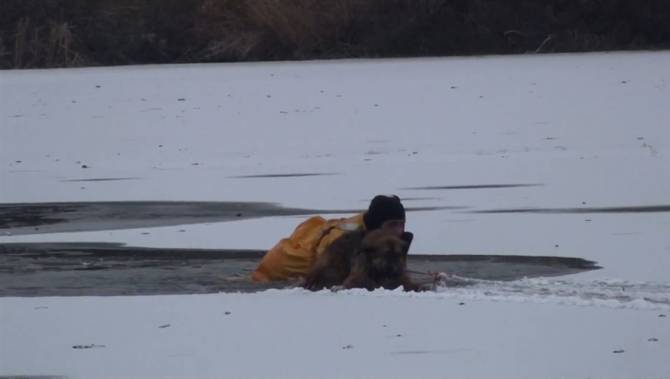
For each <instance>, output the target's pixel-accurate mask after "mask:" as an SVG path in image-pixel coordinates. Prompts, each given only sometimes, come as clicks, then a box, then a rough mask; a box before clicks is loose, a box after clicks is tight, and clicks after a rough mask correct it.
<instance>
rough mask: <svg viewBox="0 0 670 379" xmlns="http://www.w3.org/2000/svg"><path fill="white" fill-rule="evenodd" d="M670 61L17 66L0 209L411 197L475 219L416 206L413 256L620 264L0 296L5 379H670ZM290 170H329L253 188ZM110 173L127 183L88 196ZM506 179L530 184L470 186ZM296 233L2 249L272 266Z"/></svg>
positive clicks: (6, 115) (233, 231)
mask: <svg viewBox="0 0 670 379" xmlns="http://www.w3.org/2000/svg"><path fill="white" fill-rule="evenodd" d="M669 67H670V53H667V52H654V53H606V54H578V55H542V56H511V57H472V58H431V59H397V60H351V61H329V62H299V63H295V62H291V63H289V62H285V63H284V62H277V63H255V64H207V65H170V66H141V67H119V68H87V69H67V70H26V71H2V72H0V91H1V92H0V96H1V97H0V120H1V121H0V203H31V202H62V201H68V202H78V201H122V200H133V201H142V200H170V201H203V200H207V201H266V202H276V203H279V204H281V205H284V206H287V207H298V208H313V209H362V208H364V207H365V206H366V205H367V202H368V201H369V199H370V198H371V197H372V196H373V195H374V194H377V193H397V194H398V195H399V196H400V197H401V198H404V199H406V200H405V204H406V205H407V206H447V207H461V208H456V209H443V210H435V211H423V212H411V213H410V214H409V219H408V229H410V230H412V231H413V232H414V233H415V235H416V237H415V240H414V243H413V245H412V251H413V252H416V253H431V254H452V253H457V254H483V253H486V254H516V255H546V256H572V257H580V258H585V259H589V260H594V261H597V262H598V264H599V265H601V266H602V267H603V268H602V269H601V270H596V271H591V272H588V273H582V274H576V275H570V276H565V277H560V278H551V279H527V280H522V281H518V282H511V283H480V284H477V285H475V286H471V287H465V288H458V289H451V290H450V289H445V290H442V291H440V292H438V293H427V294H419V295H417V294H404V293H400V292H394V291H376V292H373V293H366V292H361V291H344V292H338V293H330V292H320V293H307V292H305V291H301V290H283V291H268V292H262V293H256V294H212V295H189V296H153V297H81V298H57V297H54V298H1V299H0V321H1V324H0V328H1V329H0V375H15V374H30V375H38V374H48V375H67V376H70V377H76V378H91V377H110V378H118V377H292V378H295V377H365V378H370V377H409V376H413V377H456V378H464V377H465V378H467V377H471V378H518V377H529V378H531V377H556V378H565V377H569V378H582V377H591V378H633V377H634V378H667V377H670V366H668V365H667V363H666V361H667V356H668V355H669V353H670V342H669V341H670V318H668V317H659V316H660V315H666V314H670V293H668V292H669V291H668V289H669V288H670V280H669V279H668V271H669V269H670V237H669V235H670V234H669V233H668V231H669V230H670V212H669V211H668V206H670V170H669V169H668V167H670V157H669V153H670V129H669V128H668V125H670V107H668V104H670V103H669V102H668V100H669V99H670V96H669V95H670V90H669V89H668V82H670V69H668V68H669ZM84 166H85V167H84ZM293 173H325V174H330V175H317V176H298V177H291V176H289V177H273V178H264V177H243V176H253V175H266V174H293ZM101 178H103V179H104V178H124V179H125V180H118V181H77V180H80V179H84V180H87V179H101ZM498 184H521V185H527V186H518V187H508V188H460V189H459V188H453V187H476V186H481V185H498ZM429 187H452V188H450V189H448V188H442V189H440V188H429ZM644 207H656V208H646V210H656V211H655V212H646V211H644V210H645V208H644ZM528 208H530V209H533V210H536V211H533V212H520V211H521V210H524V209H528ZM612 208H621V209H619V211H616V209H612ZM543 210H544V211H543ZM622 210H628V211H631V212H622ZM301 219H303V218H302V217H296V216H288V217H269V218H260V219H251V220H244V221H239V222H222V223H207V224H194V225H187V226H183V225H176V226H164V227H157V228H140V229H127V230H113V231H109V230H102V231H91V232H77V233H56V234H32V235H11V233H10V234H6V235H2V236H0V243H6V242H34V241H50V242H54V241H67V242H72V241H91V242H123V243H127V244H129V245H135V246H152V247H189V248H196V247H202V248H252V249H262V248H268V247H270V246H271V245H272V244H273V243H274V242H275V241H276V240H277V239H279V238H281V237H283V236H285V235H287V234H288V233H290V231H291V230H292V228H293V227H294V226H295V225H296V223H298V222H299V221H300V220H301ZM180 229H185V230H186V232H183V233H179V232H177V231H178V230H180ZM146 231H150V232H151V233H150V234H144V233H145V232H146ZM1 232H3V231H0V233H1ZM10 232H11V231H10ZM460 303H464V304H463V305H459V304H460ZM225 312H230V314H228V315H226V314H225ZM168 324H169V326H167V327H165V325H168ZM384 325H386V326H384ZM160 326H164V327H163V328H161V327H160ZM398 335H400V336H398ZM80 345H81V346H85V347H86V346H87V345H94V346H93V348H90V349H73V346H80ZM622 350H623V351H622ZM615 351H616V352H617V353H615ZM621 351H622V352H621Z"/></svg>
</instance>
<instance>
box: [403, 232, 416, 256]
mask: <svg viewBox="0 0 670 379" xmlns="http://www.w3.org/2000/svg"><path fill="white" fill-rule="evenodd" d="M400 239H401V240H403V242H404V244H403V251H402V253H403V254H404V255H407V253H408V252H409V247H410V245H411V244H412V240H413V239H414V234H413V233H412V232H404V233H403V234H402V236H400Z"/></svg>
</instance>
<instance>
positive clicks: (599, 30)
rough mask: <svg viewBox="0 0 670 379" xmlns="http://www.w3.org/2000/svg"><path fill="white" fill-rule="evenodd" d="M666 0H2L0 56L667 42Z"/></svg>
mask: <svg viewBox="0 0 670 379" xmlns="http://www.w3.org/2000/svg"><path fill="white" fill-rule="evenodd" d="M668 14H670V2H669V1H667V0H638V1H630V0H573V1H568V0H547V1H542V2H538V1H536V0H512V1H496V0H329V1H323V0H2V2H0V68H2V69H13V68H50V67H83V66H111V65H127V64H146V63H192V62H242V61H273V60H309V59H337V58H381V57H412V56H452V55H480V54H524V53H552V52H585V51H611V50H656V49H667V48H670V23H669V22H667V15H668Z"/></svg>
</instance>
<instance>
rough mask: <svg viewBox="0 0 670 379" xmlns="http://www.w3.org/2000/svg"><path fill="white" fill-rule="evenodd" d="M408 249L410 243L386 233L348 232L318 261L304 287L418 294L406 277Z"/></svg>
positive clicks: (417, 287) (414, 286)
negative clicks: (396, 289) (402, 289)
mask: <svg viewBox="0 0 670 379" xmlns="http://www.w3.org/2000/svg"><path fill="white" fill-rule="evenodd" d="M407 249H408V245H407V242H405V241H404V240H402V239H400V238H398V237H396V236H395V235H393V234H391V233H389V232H387V231H383V230H374V231H371V232H361V231H356V232H349V233H347V234H344V235H343V236H342V237H340V238H339V239H338V240H337V241H335V242H333V244H332V245H331V246H330V247H329V248H328V249H327V250H326V251H324V252H323V254H321V255H320V256H319V257H318V258H317V259H316V261H315V263H314V265H313V266H312V269H311V270H310V272H309V274H308V275H307V277H306V279H305V283H304V285H303V286H304V287H305V288H307V289H310V290H320V289H323V288H329V287H332V286H338V285H341V286H343V287H344V288H366V289H368V290H373V289H375V288H379V287H382V288H386V289H395V288H398V287H400V286H403V288H404V289H405V290H406V291H416V290H419V289H420V288H419V286H418V285H416V284H414V283H413V282H412V281H411V279H410V278H409V275H408V274H407Z"/></svg>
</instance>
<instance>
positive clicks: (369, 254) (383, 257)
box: [359, 230, 407, 276]
mask: <svg viewBox="0 0 670 379" xmlns="http://www.w3.org/2000/svg"><path fill="white" fill-rule="evenodd" d="M359 254H362V255H364V256H365V258H366V261H367V264H368V269H369V270H370V271H371V273H374V274H375V275H381V276H396V275H400V274H402V273H403V272H404V271H405V266H406V262H407V260H406V258H407V242H405V241H403V240H402V239H400V238H398V237H397V236H396V235H394V234H392V233H389V232H387V231H383V230H373V231H370V232H368V233H366V234H365V237H363V240H362V241H361V245H360V250H359Z"/></svg>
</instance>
